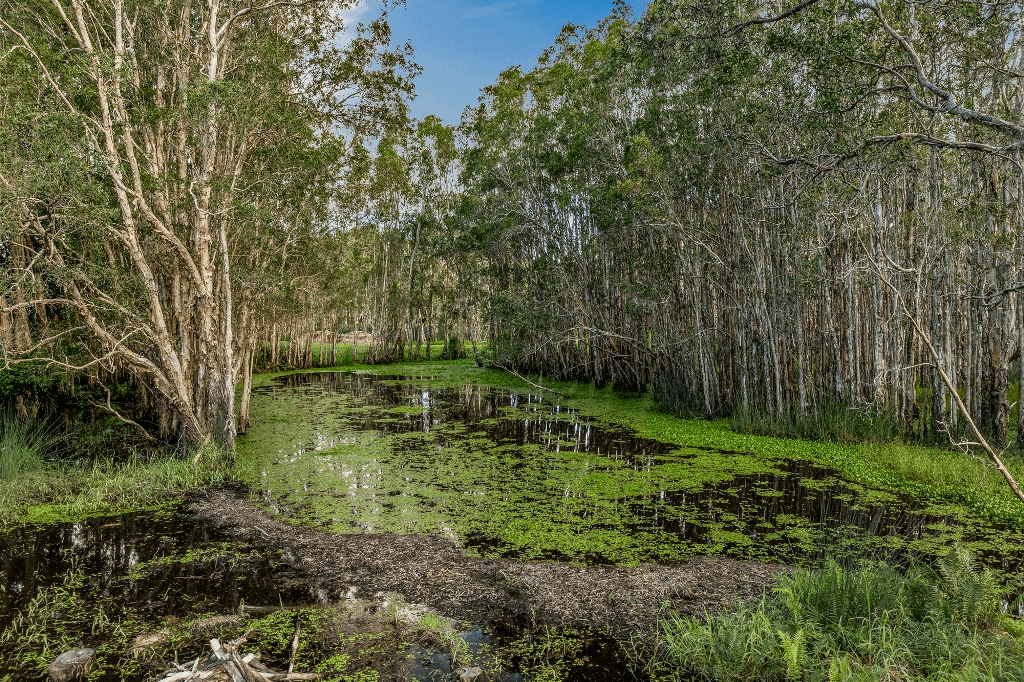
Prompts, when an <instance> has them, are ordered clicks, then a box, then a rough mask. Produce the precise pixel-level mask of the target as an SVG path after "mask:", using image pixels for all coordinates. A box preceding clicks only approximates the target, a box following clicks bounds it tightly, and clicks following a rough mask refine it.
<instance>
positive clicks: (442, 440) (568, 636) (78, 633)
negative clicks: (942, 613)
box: [0, 372, 1024, 682]
mask: <svg viewBox="0 0 1024 682" xmlns="http://www.w3.org/2000/svg"><path fill="white" fill-rule="evenodd" d="M549 396H550V394H548V396H546V397H543V398H541V397H540V396H538V394H537V393H536V392H530V391H523V390H509V389H502V388H493V387H489V386H485V385H480V384H478V383H473V382H470V383H464V384H463V383H453V382H451V381H447V380H444V379H438V378H431V377H423V376H421V377H395V376H391V377H385V376H377V375H373V374H365V373H352V372H329V373H305V374H292V375H286V376H281V377H277V378H275V379H273V380H271V381H269V382H267V383H266V384H264V385H262V386H259V387H257V388H255V389H254V395H253V406H252V407H253V417H254V419H253V421H254V424H255V426H254V427H253V429H252V430H251V431H250V433H249V434H248V435H247V436H245V437H244V438H242V439H240V444H239V468H240V472H241V476H242V478H243V479H245V482H246V483H247V484H248V485H249V486H250V491H251V493H252V495H253V496H254V498H255V499H256V500H257V502H260V503H262V504H263V505H264V506H265V507H267V508H268V509H270V510H271V511H273V512H275V513H276V514H278V515H279V516H280V517H281V518H283V519H284V520H289V521H292V522H296V523H301V524H308V525H311V526H315V527H320V528H324V529H328V530H332V531H335V532H345V533H353V532H354V533H369V532H380V533H387V532H397V533H427V534H441V535H445V536H448V537H451V538H452V539H454V540H455V541H456V542H458V543H459V544H460V545H461V546H462V547H463V548H464V550H465V551H466V552H467V553H470V554H477V555H482V556H501V557H506V558H511V559H519V560H533V559H547V560H562V561H564V560H568V561H574V562H580V563H587V564H609V563H627V564H635V563H640V562H648V561H650V562H673V561H677V560H683V559H686V558H689V557H693V556H697V555H705V554H714V555H721V556H728V557H733V558H738V559H760V560H769V561H782V562H786V563H800V562H804V561H808V560H810V561H813V560H814V559H815V558H816V557H818V556H819V555H820V554H821V553H822V552H823V551H828V552H833V553H834V552H836V551H837V550H839V549H841V548H842V547H850V548H852V551H853V552H854V553H855V554H859V555H863V554H865V553H874V554H876V555H879V554H881V555H883V556H886V557H889V558H892V557H905V556H915V557H918V558H924V559H928V558H929V557H931V556H934V554H935V553H936V552H938V551H940V550H941V548H942V547H943V546H946V545H948V543H950V542H952V541H954V540H959V541H962V542H964V543H965V544H967V545H968V546H970V547H972V548H973V549H975V551H976V552H977V553H978V554H979V555H980V556H982V557H984V558H986V560H988V561H989V563H992V564H994V565H995V566H996V567H998V568H1001V569H1003V570H1004V571H1006V572H1007V575H1008V576H1011V577H1012V579H1014V580H1016V579H1017V577H1016V576H1017V575H1019V566H1020V557H1021V554H1022V553H1021V551H1020V548H1021V547H1022V546H1024V542H1022V541H1021V539H1020V537H1019V536H1018V535H1016V534H1010V533H1008V532H1007V531H1004V530H1000V529H997V528H994V527H992V526H991V524H987V523H985V522H983V521H981V520H977V519H970V518H965V517H964V516H963V513H962V511H960V512H959V515H957V516H953V515H952V512H951V510H944V509H943V508H942V507H941V506H930V507H926V506H923V505H921V504H919V503H915V502H913V501H910V500H907V499H904V498H901V497H899V496H896V495H893V494H891V493H886V492H882V491H878V490H873V489H870V488H865V487H863V486H859V485H856V484H853V483H851V482H849V481H847V480H844V478H843V477H842V476H841V475H839V474H838V473H837V472H835V471H831V470H828V469H824V468H821V467H819V466H815V465H814V464H812V463H810V462H807V461H803V460H800V459H794V458H789V459H787V458H784V457H783V458H778V457H776V458H765V457H764V456H761V455H757V454H753V453H743V452H725V451H720V450H712V449H707V448H697V447H679V446H677V445H672V444H666V443H662V442H658V441H656V440H651V439H645V438H640V437H637V435H636V434H634V433H631V432H629V431H628V430H626V429H623V428H620V427H617V426H614V425H611V424H608V423H606V422H602V421H600V420H598V419H595V418H592V417H589V416H587V415H585V414H581V413H580V412H578V411H576V410H574V409H571V408H568V407H566V406H565V404H564V402H562V401H559V400H551V399H550V398H549ZM997 548H998V551H997ZM0 552H2V555H0V569H2V571H3V587H4V589H3V590H2V591H0V679H2V678H4V676H5V675H13V679H19V680H20V679H24V680H41V679H42V675H41V674H40V672H41V671H44V670H45V664H46V663H48V661H49V660H52V658H53V656H55V655H56V654H57V653H60V651H61V650H63V649H62V647H63V648H73V647H75V646H79V645H80V644H86V645H90V646H94V647H97V648H100V649H103V651H105V652H106V655H107V659H108V660H109V661H114V660H118V661H121V663H119V664H118V666H120V665H122V664H123V665H124V667H117V666H114V665H109V666H108V667H107V668H106V669H105V671H104V673H103V675H102V677H101V678H100V679H102V680H117V679H131V680H139V681H140V682H141V681H142V680H148V679H152V678H153V676H154V670H155V668H147V667H146V666H145V665H144V664H143V663H140V662H137V661H131V660H126V659H125V658H124V652H125V648H126V645H127V642H129V641H130V640H131V638H132V637H134V636H135V635H136V634H140V633H143V632H152V631H153V630H155V629H157V628H161V627H165V626H167V625H168V624H172V625H173V624H178V626H183V625H182V624H184V625H187V624H188V623H189V622H190V621H191V620H194V619H195V618H196V617H198V616H201V615H213V614H225V613H231V612H234V611H235V610H237V608H238V606H239V604H240V603H243V602H244V603H247V604H281V605H286V606H287V605H303V604H308V602H309V592H308V590H305V589H298V590H293V591H289V589H286V588H284V587H283V582H282V581H281V580H280V579H279V577H278V571H279V570H280V569H281V568H282V563H281V558H280V557H279V556H277V554H276V553H274V552H271V551H269V550H255V549H253V548H252V547H250V546H247V545H245V544H243V543H239V542H237V541H233V540H231V539H230V538H227V537H225V536H223V535H222V534H220V533H219V532H217V531H216V530H215V529H214V528H212V527H210V526H209V525H208V524H207V523H205V522H203V521H198V520H196V519H194V518H190V517H188V516H187V515H185V514H184V513H182V512H180V511H176V510H169V511H163V512H156V513H147V514H133V515H124V516H118V517H108V518H99V519H91V520H87V521H83V522H79V523H75V524H55V525H49V526H43V527H34V528H33V527H25V528H20V529H17V530H15V531H13V532H11V533H9V534H8V535H7V536H5V537H2V538H0ZM43 597H46V599H45V600H44V599H43ZM100 604H102V605H104V608H99V607H98V606H97V605H100ZM294 613H296V614H302V613H305V614H307V615H294V616H293V615H292V612H278V614H279V615H278V616H275V615H273V614H272V615H271V616H268V617H265V618H264V619H262V620H253V621H251V622H252V623H264V624H265V625H260V626H259V627H263V628H264V629H265V630H266V632H265V633H263V634H264V635H265V637H264V640H263V641H265V642H278V643H281V642H283V644H281V646H280V647H278V648H280V649H282V652H284V651H285V650H286V649H287V645H288V641H290V637H291V634H290V633H291V629H290V628H291V627H292V626H293V625H292V623H293V621H294V620H295V619H296V618H308V619H310V622H309V624H308V626H310V627H314V626H316V622H314V621H316V619H317V618H319V616H317V615H316V613H315V612H313V611H308V612H294ZM282 614H283V615H282ZM275 618H276V619H277V620H280V621H281V623H284V625H285V626H287V627H284V630H287V632H285V631H284V630H282V631H281V632H277V631H275V630H273V627H277V626H280V625H281V623H277V620H275ZM29 621H31V622H32V623H35V626H34V629H33V627H28V624H29ZM285 621H287V622H285ZM275 623H276V625H275ZM246 627H248V625H247V626H246ZM282 627H283V626H282ZM304 627H307V626H304ZM478 627H480V628H481V629H480V630H472V631H470V632H468V633H464V635H465V636H464V638H463V639H465V641H466V643H467V644H468V645H469V646H470V648H471V649H474V650H475V649H476V648H479V647H481V646H484V647H491V648H493V649H496V650H497V651H498V652H499V653H502V654H503V655H504V657H505V659H504V660H506V661H507V662H509V663H511V665H510V666H509V665H506V666H505V667H506V669H509V668H510V669H512V670H516V669H518V670H519V671H520V672H518V673H517V672H512V673H510V674H509V675H507V676H506V677H505V678H503V679H506V680H509V681H514V680H520V679H534V678H539V677H543V676H544V675H545V674H547V672H548V671H547V670H545V669H542V668H539V667H537V664H538V661H540V662H541V664H542V665H548V664H551V669H554V668H558V669H559V672H560V677H559V679H564V680H615V679H631V676H630V674H629V673H627V672H625V671H624V668H625V663H624V661H625V659H624V658H623V654H622V651H621V650H620V649H619V648H618V647H617V645H616V644H615V643H614V642H613V641H611V640H609V639H608V638H607V637H606V636H603V635H600V634H599V633H572V632H563V631H554V630H552V631H548V630H547V629H546V628H545V629H544V631H543V632H540V633H538V632H531V633H524V632H523V631H511V632H510V631H501V630H500V627H499V626H496V625H495V624H480V625H479V626H478ZM495 628H498V629H495ZM371 629H372V628H371ZM304 631H305V630H304ZM386 634H387V633H383V632H364V633H363V634H362V635H360V636H363V637H365V638H367V639H365V642H370V643H371V644H372V646H370V645H369V644H368V645H367V647H364V648H363V649H358V647H357V648H352V649H351V650H348V652H347V653H344V654H338V655H335V657H334V658H333V659H331V660H332V661H334V663H332V665H335V664H337V662H338V661H339V660H342V659H344V660H345V661H349V663H348V664H349V665H350V668H351V669H352V670H356V669H358V670H361V671H363V672H367V673H369V672H372V668H373V665H375V664H376V665H377V667H378V668H379V667H380V666H379V660H378V661H375V660H374V657H378V658H382V657H387V656H391V658H393V659H395V658H401V660H402V662H403V665H406V666H407V667H406V668H404V669H403V670H404V671H405V674H406V675H407V677H408V678H409V679H419V680H441V679H443V678H444V673H445V672H446V671H447V670H450V668H451V666H450V657H449V656H448V654H447V653H446V652H445V651H444V649H443V647H437V646H432V645H429V644H424V645H421V644H417V643H414V642H413V643H410V642H408V641H406V640H405V639H403V638H402V637H400V636H398V635H396V634H394V633H392V634H391V635H389V636H390V637H391V639H390V640H388V642H383V640H381V639H380V638H381V637H384V635H386ZM5 637H6V639H5ZM27 638H35V639H33V640H32V641H30V642H29V641H27ZM278 640H280V641H278ZM285 640H287V641H285ZM371 640H372V642H371ZM360 641H364V640H360ZM357 644H358V642H357ZM189 646H192V647H193V648H195V646H194V645H185V647H184V649H183V650H182V651H183V654H184V655H190V656H194V655H195V654H196V653H198V650H197V651H196V652H191V651H190V649H189ZM273 646H276V644H275V645H273ZM273 646H272V647H271V648H273ZM352 646H353V647H354V646H356V645H352ZM359 646H362V644H359ZM374 647H377V648H376V649H375V648H374ZM389 647H390V648H389ZM357 649H358V650H357ZM552 651H556V652H561V653H560V654H559V656H561V658H559V657H558V656H556V657H555V658H554V659H552V658H550V657H551V652H552ZM282 652H277V654H276V655H277V656H278V657H279V658H280V656H282V655H284V654H283V653H282ZM265 655H269V656H270V657H271V659H272V658H273V656H274V655H275V654H274V652H273V651H269V652H265ZM338 656H341V658H339V657H338ZM359 656H362V659H360V658H359ZM345 657H348V658H345ZM546 657H547V658H546ZM349 659H351V660H349ZM183 660H184V659H183ZM265 660H266V659H265ZM310 660H311V661H312V660H314V659H310ZM317 660H319V659H317ZM360 661H362V662H360ZM552 661H554V663H552ZM584 662H585V664H584ZM277 663H278V664H280V661H278V662H277ZM364 663H365V665H364V667H363V668H359V667H358V666H359V665H363V664H364ZM311 665H312V664H311ZM332 669H333V668H332ZM362 674H363V673H362V672H360V673H358V675H362ZM358 675H356V676H349V675H343V676H337V677H331V678H330V679H337V680H341V681H344V680H349V679H351V680H357V679H358V680H360V682H362V680H364V679H366V680H370V679H376V678H374V677H372V676H371V677H359V676H358ZM402 679H404V678H402Z"/></svg>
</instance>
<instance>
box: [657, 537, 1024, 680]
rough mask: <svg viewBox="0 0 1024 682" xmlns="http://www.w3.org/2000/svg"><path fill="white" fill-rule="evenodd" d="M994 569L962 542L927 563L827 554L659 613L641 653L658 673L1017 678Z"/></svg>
mask: <svg viewBox="0 0 1024 682" xmlns="http://www.w3.org/2000/svg"><path fill="white" fill-rule="evenodd" d="M1001 599H1002V590H1001V589H1000V587H999V583H998V581H997V579H996V576H995V575H994V574H993V573H992V572H991V571H989V570H987V569H984V570H983V569H980V568H979V567H978V565H977V564H976V562H975V560H974V558H973V557H972V556H971V554H970V553H969V552H968V551H967V550H965V549H962V548H959V547H957V548H954V549H953V551H952V552H951V553H950V554H949V555H948V556H947V557H945V558H944V559H942V560H941V561H940V562H939V565H938V568H937V570H935V571H932V570H930V569H927V568H924V567H919V566H918V567H911V568H910V569H908V570H905V571H901V570H899V569H897V568H895V567H893V566H891V565H889V564H886V563H883V562H865V563H863V564H861V565H859V566H855V567H844V566H841V565H840V564H837V563H834V562H829V563H826V564H825V565H824V566H823V567H821V568H819V569H817V570H813V571H808V570H798V571H796V572H794V573H793V574H792V575H791V576H782V577H780V578H779V582H778V584H777V585H776V587H775V588H774V590H773V593H772V594H771V595H770V596H769V595H766V596H765V597H763V598H762V599H761V600H760V601H758V602H752V603H740V604H738V605H736V606H735V607H734V608H732V609H730V610H727V611H725V612H723V613H720V614H717V615H714V616H709V617H707V618H705V619H700V618H694V617H676V618H673V619H671V620H669V621H667V622H666V623H664V624H663V626H662V628H661V631H660V633H659V638H658V642H657V648H656V653H655V655H654V656H653V657H652V659H651V660H650V661H649V663H648V667H649V669H650V671H651V672H652V673H653V677H655V678H656V679H663V680H682V679H687V680H690V679H696V680H707V681H716V682H717V681H720V680H721V681H725V680H764V681H773V682H774V681H780V682H781V681H783V680H786V681H795V680H829V681H832V680H879V679H882V680H885V679H888V680H908V681H909V680H969V679H970V680H974V679H979V680H980V679H1005V680H1009V679H1024V657H1022V654H1024V644H1022V642H1021V641H1020V640H1019V639H1018V638H1017V636H1018V635H1019V634H1020V632H1021V625H1020V623H1018V622H1017V621H1015V620H1012V619H1010V618H1008V617H1006V616H1004V615H1002V613H1001V612H1000V605H1001Z"/></svg>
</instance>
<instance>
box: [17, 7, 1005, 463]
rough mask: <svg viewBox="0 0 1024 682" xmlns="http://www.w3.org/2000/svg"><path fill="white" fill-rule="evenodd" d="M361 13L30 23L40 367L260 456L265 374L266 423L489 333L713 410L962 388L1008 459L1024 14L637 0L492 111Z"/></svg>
mask: <svg viewBox="0 0 1024 682" xmlns="http://www.w3.org/2000/svg"><path fill="white" fill-rule="evenodd" d="M343 6H344V5H338V4H337V3H328V2H326V1H325V2H313V3H290V2H270V3H268V4H267V5H265V6H258V5H250V4H248V3H240V2H235V0H203V1H202V2H191V1H190V0H165V1H164V2H163V3H161V4H157V5H154V4H152V3H138V2H132V0H66V1H57V2H42V1H41V0H40V1H39V2H34V1H30V2H25V1H19V2H13V3H12V2H7V3H6V4H3V5H0V41H2V45H0V46H2V48H3V55H4V57H3V59H4V67H5V68H4V69H3V71H2V72H0V107H2V116H3V124H2V126H0V134H2V135H3V137H4V139H3V140H2V141H0V143H2V145H3V147H4V149H5V150H7V153H6V154H5V155H4V156H3V157H2V158H0V184H2V187H0V191H2V193H3V196H2V200H3V211H2V217H0V229H2V232H0V244H2V250H0V257H2V258H3V259H4V262H5V264H6V265H7V267H6V270H5V272H4V274H3V275H2V289H0V344H2V345H3V353H4V357H5V360H6V361H7V362H8V363H16V362H21V361H25V360H39V359H42V360H44V361H47V362H50V363H51V364H54V363H55V364H56V365H57V366H60V367H63V368H65V369H66V370H67V371H68V372H69V373H70V374H69V375H70V376H75V375H76V374H77V375H81V374H82V373H85V374H87V375H89V376H91V377H93V378H94V380H96V381H100V382H101V383H102V382H109V381H112V380H113V379H112V377H115V376H116V377H124V376H128V377H130V378H131V380H132V381H134V382H136V383H137V384H138V385H139V386H140V387H141V390H142V392H143V394H144V396H145V400H144V401H143V403H144V405H146V406H148V408H149V409H150V416H149V417H148V418H149V419H150V420H151V422H147V423H152V420H153V419H156V421H157V422H158V424H157V426H158V428H157V429H156V430H158V431H159V432H160V433H162V434H163V435H164V436H167V435H168V434H175V433H183V434H184V435H186V436H187V437H189V438H192V439H203V438H209V437H223V438H224V439H225V440H228V441H230V439H231V438H232V436H233V434H234V432H235V428H236V425H235V424H234V422H233V415H234V412H235V410H236V406H235V405H234V396H235V390H233V387H235V386H236V385H241V386H242V392H241V396H242V397H241V405H240V407H238V408H237V409H238V410H239V417H238V418H239V426H240V427H241V428H242V429H243V430H244V428H245V425H246V423H247V420H248V409H247V404H248V389H249V386H250V377H251V374H252V372H253V371H254V368H256V367H264V368H265V367H283V366H291V367H309V366H329V365H333V364H336V363H337V362H338V360H339V357H338V349H339V344H345V343H346V341H353V340H354V341H356V342H357V343H356V349H355V356H356V357H355V359H356V360H359V361H366V362H385V361H392V360H396V359H400V358H406V357H414V358H415V357H430V354H431V347H430V344H431V342H437V341H444V342H445V348H444V351H443V353H444V354H445V356H446V357H452V356H459V355H460V354H463V353H465V352H466V351H465V347H464V344H463V341H464V340H468V341H471V342H472V343H473V345H472V350H473V352H475V353H476V354H477V357H478V358H479V359H481V360H483V359H484V357H485V356H486V357H487V358H489V359H490V360H492V361H493V362H495V363H496V364H498V365H500V366H503V367H509V368H514V369H516V370H518V371H520V372H531V373H542V374H544V375H546V376H553V377H558V378H566V379H576V380H581V381H594V382H596V383H597V384H598V385H601V386H603V385H605V384H610V385H614V386H615V387H616V388H618V389H619V390H623V391H636V392H643V391H647V390H653V392H654V394H655V396H656V397H657V399H658V400H659V402H660V403H661V404H662V405H663V406H664V407H665V408H666V409H668V410H670V411H672V412H674V413H676V414H680V415H691V416H700V417H715V416H724V415H729V414H734V413H737V412H745V413H749V414H760V415H769V416H772V415H775V416H778V415H787V416H790V417H792V416H794V415H795V416H796V417H799V416H800V415H807V414H810V413H812V412H814V411H815V410H817V409H820V408H821V407H822V406H828V405H841V406H843V409H854V410H858V411H860V412H861V413H863V414H865V415H885V416H886V417H887V418H890V419H893V420H895V421H897V422H898V423H900V424H901V425H902V428H903V429H904V430H905V431H906V433H908V434H916V435H920V436H925V437H931V438H934V437H938V438H942V439H945V438H947V434H948V435H949V436H951V437H954V438H958V437H959V434H960V433H962V432H963V431H964V427H963V424H962V417H961V416H960V415H959V414H958V410H957V406H956V404H955V401H954V400H953V399H952V398H953V396H952V395H951V393H950V388H949V387H950V386H953V387H955V388H956V389H957V393H958V394H959V395H960V396H961V397H962V399H963V402H964V404H965V407H966V410H967V412H968V413H969V414H970V415H971V416H973V418H974V420H975V421H976V422H977V423H978V425H979V427H980V428H981V430H982V431H983V432H984V433H985V434H986V435H988V436H989V437H991V438H992V439H993V441H994V442H996V443H999V444H1005V443H1006V442H1007V440H1008V438H1009V433H1010V432H1011V430H1012V425H1011V424H1010V420H1011V418H1012V415H1013V414H1014V412H1013V406H1012V403H1013V395H1014V391H1015V386H1016V384H1018V383H1019V381H1020V376H1019V372H1020V369H1019V368H1020V366H1021V363H1020V362H1019V359H1020V350H1021V347H1022V344H1024V299H1022V296H1024V262H1022V254H1024V248H1022V247H1024V244H1022V240H1024V230H1022V220H1024V218H1022V216H1021V208H1022V207H1021V200H1022V192H1024V187H1022V175H1024V173H1022V166H1021V148H1022V147H1024V124H1022V111H1021V108H1022V106H1024V90H1022V87H1021V81H1022V79H1024V63H1022V58H1024V55H1022V46H1024V41H1022V38H1021V35H1020V32H1019V28H1018V27H1019V25H1020V23H1021V10H1022V6H1021V4H1020V3H1016V2H1009V3H987V2H978V1H974V0H966V1H958V2H949V3H934V2H884V3H874V2H849V1H847V0H804V2H800V3H786V2H781V1H778V2H777V1H775V0H772V1H770V2H764V1H762V2H758V3H751V2H738V1H736V0H715V1H712V2H704V3H699V4H687V3H684V2H678V1H662V0H655V1H654V2H652V3H650V4H649V5H648V7H647V8H646V11H645V12H644V13H643V15H642V16H640V17H634V16H633V15H632V14H631V11H630V10H629V8H628V7H627V6H626V5H625V4H619V5H617V6H616V8H615V10H614V12H613V13H612V15H611V16H610V17H608V19H606V20H605V21H603V22H601V24H600V25H598V26H597V27H594V28H589V29H588V28H584V27H576V26H567V27H566V28H565V29H564V30H563V32H562V34H561V35H560V36H559V38H558V40H557V41H556V43H555V45H553V46H552V47H551V48H550V49H549V50H547V51H546V52H545V54H543V55H542V56H541V58H540V59H539V61H538V63H537V65H536V66H535V67H534V68H532V69H529V70H524V69H521V68H512V69H509V70H507V71H505V72H504V73H502V74H501V76H500V78H499V79H498V81H497V82H496V83H494V84H493V85H491V86H489V87H488V88H486V89H485V91H484V92H483V94H482V96H481V98H480V102H479V104H478V105H477V106H474V107H469V108H467V110H466V112H465V114H464V117H463V121H462V125H461V127H459V128H453V127H449V126H445V125H443V124H442V123H441V121H440V120H438V119H436V118H434V117H428V118H426V119H425V120H423V121H416V120H412V119H410V117H409V116H408V113H407V100H408V98H409V97H410V96H412V94H413V89H412V77H413V76H415V74H416V72H417V68H418V67H416V65H415V64H414V63H413V61H412V54H411V52H410V51H409V49H408V48H407V47H397V48H396V47H394V46H392V44H391V36H390V33H389V31H388V28H387V23H386V17H385V18H382V19H381V20H379V21H376V22H374V23H372V24H370V25H368V26H364V27H361V29H360V30H358V31H356V32H355V34H353V36H352V37H351V39H350V40H349V41H348V42H343V41H339V40H338V39H337V38H338V36H339V35H340V34H341V33H340V32H341V29H342V27H341V23H340V19H338V16H339V15H338V10H339V9H342V8H343ZM352 332H359V333H360V334H356V335H350V336H348V337H346V334H351V333H352ZM478 341H486V342H487V345H486V351H484V350H483V348H482V347H480V348H478V347H477V345H476V344H477V342H478ZM936 360H937V362H936ZM939 369H942V370H943V371H941V372H940V371H939ZM943 375H945V377H946V379H948V381H947V380H946V379H944V378H943ZM107 407H108V408H109V409H111V410H113V409H114V407H112V406H110V405H107ZM1016 413H1017V414H1024V411H1021V410H1017V411H1016ZM154 414H155V415H157V417H153V416H152V415H154ZM1018 419H1020V418H1019V417H1018ZM1021 426H1024V424H1022V425H1021Z"/></svg>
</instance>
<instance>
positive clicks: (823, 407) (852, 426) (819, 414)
mask: <svg viewBox="0 0 1024 682" xmlns="http://www.w3.org/2000/svg"><path fill="white" fill-rule="evenodd" d="M729 426H730V427H732V429H733V431H737V432H738V433H753V434H757V435H760V436H774V437H776V438H803V439H806V440H818V441H825V442H829V443H861V442H865V441H891V440H895V439H897V438H899V437H901V436H902V435H903V427H902V426H901V425H900V423H899V420H897V419H896V416H895V415H894V414H893V413H892V412H891V411H883V412H880V413H878V412H875V411H874V410H873V409H872V408H870V407H868V408H864V409H856V408H854V407H852V406H850V405H848V404H845V403H841V402H823V403H820V404H818V405H815V406H813V407H812V408H811V409H810V411H809V412H808V413H807V414H800V413H799V412H790V413H788V414H782V415H777V414H772V413H770V412H764V411H758V410H754V409H746V408H743V407H739V408H737V409H736V410H735V411H734V412H733V413H732V416H730V417H729Z"/></svg>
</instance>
